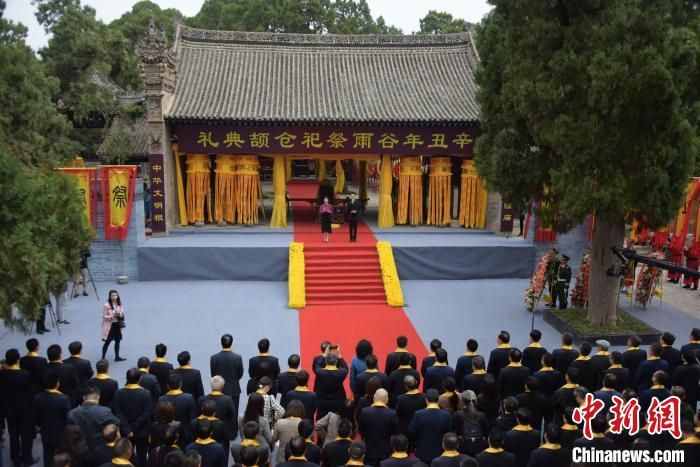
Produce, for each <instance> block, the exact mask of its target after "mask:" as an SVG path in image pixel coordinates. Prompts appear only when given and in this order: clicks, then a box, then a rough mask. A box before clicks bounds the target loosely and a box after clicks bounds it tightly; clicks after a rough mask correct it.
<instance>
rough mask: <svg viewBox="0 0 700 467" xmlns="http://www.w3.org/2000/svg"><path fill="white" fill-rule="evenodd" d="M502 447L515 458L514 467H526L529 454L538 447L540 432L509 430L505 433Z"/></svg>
mask: <svg viewBox="0 0 700 467" xmlns="http://www.w3.org/2000/svg"><path fill="white" fill-rule="evenodd" d="M503 447H504V449H505V450H506V451H508V452H511V453H513V455H514V456H515V466H516V467H527V462H528V460H529V459H530V453H531V452H532V451H534V450H535V449H537V448H538V447H540V432H539V431H537V430H530V431H519V430H516V429H513V430H510V431H509V432H508V433H506V437H505V440H504V443H503Z"/></svg>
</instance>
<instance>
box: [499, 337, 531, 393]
mask: <svg viewBox="0 0 700 467" xmlns="http://www.w3.org/2000/svg"><path fill="white" fill-rule="evenodd" d="M522 357H523V354H522V353H521V352H520V350H518V349H512V350H511V351H510V357H509V358H510V363H508V366H506V367H505V368H503V369H501V372H500V374H499V375H498V387H499V390H500V395H501V398H502V399H504V398H506V397H511V396H517V395H518V394H520V393H521V392H523V391H525V383H526V382H527V378H528V377H529V376H530V369H529V368H528V367H526V366H523V364H522V363H521V360H522Z"/></svg>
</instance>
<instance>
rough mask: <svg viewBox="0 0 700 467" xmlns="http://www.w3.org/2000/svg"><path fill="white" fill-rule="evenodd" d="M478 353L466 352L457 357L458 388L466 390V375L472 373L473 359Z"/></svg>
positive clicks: (456, 375)
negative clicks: (464, 385)
mask: <svg viewBox="0 0 700 467" xmlns="http://www.w3.org/2000/svg"><path fill="white" fill-rule="evenodd" d="M477 355H478V354H471V353H465V354H464V355H462V356H461V357H459V358H458V359H457V364H456V365H455V382H456V383H457V389H459V390H460V391H464V387H463V384H464V377H465V376H467V375H470V374H471V373H472V360H473V359H474V357H476V356H477Z"/></svg>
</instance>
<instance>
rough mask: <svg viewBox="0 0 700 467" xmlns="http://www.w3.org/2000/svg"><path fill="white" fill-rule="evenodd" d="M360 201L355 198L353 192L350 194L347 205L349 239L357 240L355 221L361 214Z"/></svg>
mask: <svg viewBox="0 0 700 467" xmlns="http://www.w3.org/2000/svg"><path fill="white" fill-rule="evenodd" d="M362 210H363V209H362V203H361V202H360V200H358V199H357V195H356V194H355V193H353V194H351V195H350V202H349V203H348V205H347V218H348V226H349V228H350V241H351V242H356V241H357V222H358V221H359V220H360V215H362Z"/></svg>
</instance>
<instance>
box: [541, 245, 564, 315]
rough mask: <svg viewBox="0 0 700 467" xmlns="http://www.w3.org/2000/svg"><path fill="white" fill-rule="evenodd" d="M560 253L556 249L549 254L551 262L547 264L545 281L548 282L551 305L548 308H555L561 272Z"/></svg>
mask: <svg viewBox="0 0 700 467" xmlns="http://www.w3.org/2000/svg"><path fill="white" fill-rule="evenodd" d="M560 260H561V258H559V251H557V249H556V248H552V250H551V251H550V252H549V261H548V262H547V271H546V272H545V280H546V282H547V290H548V291H549V303H547V306H551V307H553V306H554V304H555V302H556V298H555V297H554V294H555V293H556V289H557V273H558V271H559V261H560Z"/></svg>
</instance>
